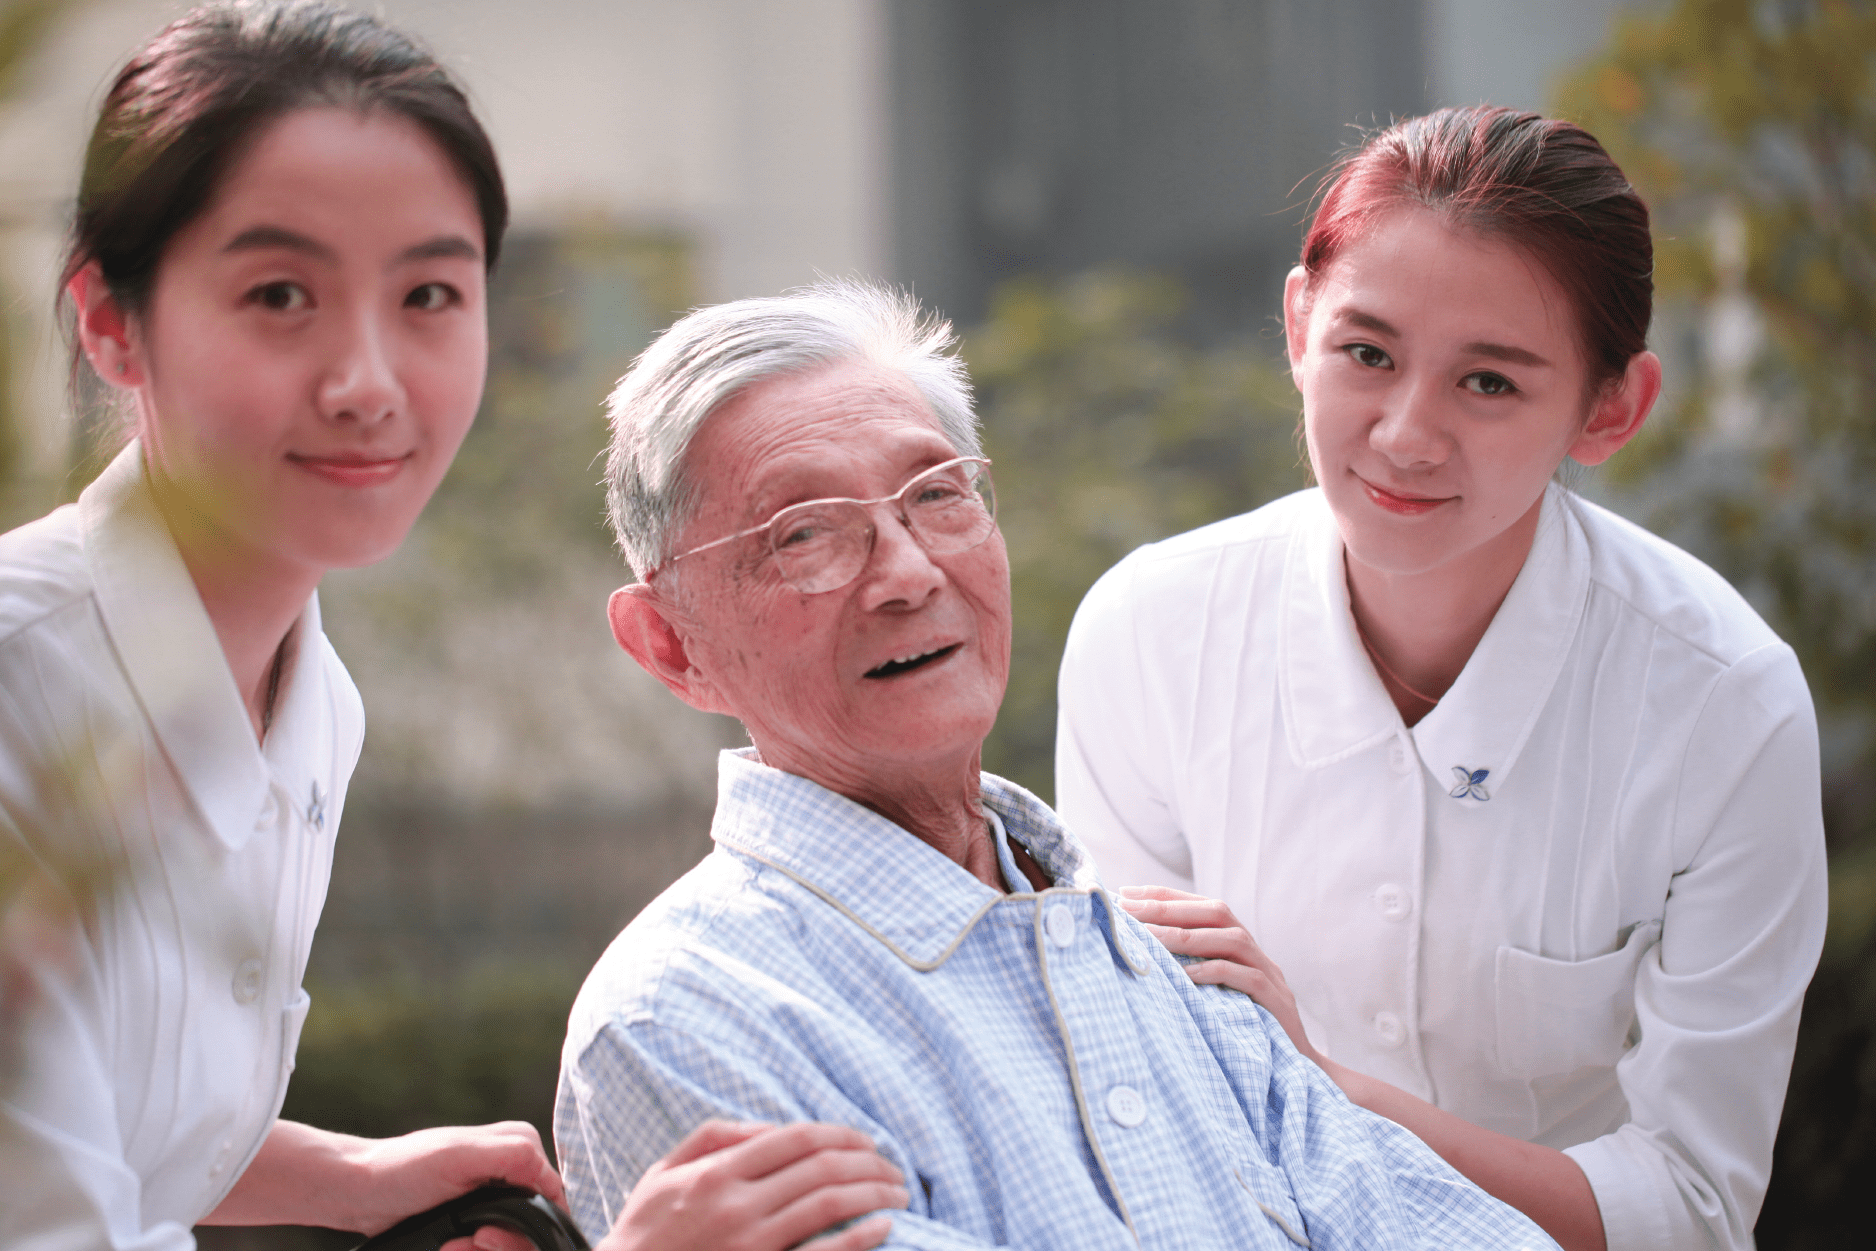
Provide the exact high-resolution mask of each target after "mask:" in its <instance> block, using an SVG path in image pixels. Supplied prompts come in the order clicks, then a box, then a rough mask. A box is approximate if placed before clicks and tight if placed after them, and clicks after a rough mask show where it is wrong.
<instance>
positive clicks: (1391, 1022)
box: [1374, 1012, 1407, 1047]
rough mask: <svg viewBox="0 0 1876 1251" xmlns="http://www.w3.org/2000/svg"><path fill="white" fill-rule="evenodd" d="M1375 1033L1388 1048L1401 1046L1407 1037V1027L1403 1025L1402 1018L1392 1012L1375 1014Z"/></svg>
mask: <svg viewBox="0 0 1876 1251" xmlns="http://www.w3.org/2000/svg"><path fill="white" fill-rule="evenodd" d="M1374 1032H1375V1036H1376V1037H1377V1038H1379V1039H1380V1040H1381V1042H1382V1045H1384V1046H1388V1047H1398V1046H1400V1045H1401V1040H1402V1039H1404V1038H1406V1037H1407V1027H1406V1026H1404V1025H1402V1024H1401V1023H1400V1018H1399V1017H1397V1016H1395V1015H1394V1014H1393V1013H1392V1012H1377V1013H1375V1014H1374Z"/></svg>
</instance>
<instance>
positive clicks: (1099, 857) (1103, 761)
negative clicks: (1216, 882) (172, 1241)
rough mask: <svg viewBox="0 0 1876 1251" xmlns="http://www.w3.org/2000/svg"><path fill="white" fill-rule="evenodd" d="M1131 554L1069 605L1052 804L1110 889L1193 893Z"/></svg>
mask: <svg viewBox="0 0 1876 1251" xmlns="http://www.w3.org/2000/svg"><path fill="white" fill-rule="evenodd" d="M1137 563H1138V562H1137V560H1136V559H1135V558H1134V557H1129V558H1128V559H1126V560H1123V561H1122V562H1121V563H1120V564H1118V565H1116V566H1114V567H1113V568H1112V569H1110V570H1108V571H1107V572H1106V573H1105V574H1103V575H1102V576H1101V579H1100V580H1099V581H1098V582H1096V583H1095V584H1094V586H1093V587H1092V588H1090V589H1089V591H1088V594H1087V597H1086V598H1085V599H1083V600H1082V601H1081V607H1080V608H1078V609H1076V610H1075V620H1074V623H1073V624H1072V625H1071V626H1070V627H1069V630H1068V644H1067V647H1066V648H1065V649H1064V650H1063V653H1062V672H1061V677H1060V680H1059V681H1058V683H1057V685H1056V702H1057V709H1058V711H1057V722H1056V730H1055V802H1056V810H1057V811H1058V812H1060V813H1061V816H1062V821H1063V823H1064V824H1066V825H1067V826H1068V828H1069V830H1070V831H1071V832H1072V833H1073V834H1074V835H1075V837H1076V838H1077V839H1079V840H1080V841H1081V843H1082V844H1083V845H1084V846H1085V847H1086V848H1087V849H1088V851H1089V853H1090V854H1091V855H1092V856H1093V857H1094V863H1095V867H1096V868H1097V869H1098V870H1099V872H1100V876H1101V881H1102V882H1103V883H1104V884H1105V885H1107V886H1108V887H1109V888H1119V887H1122V886H1171V887H1174V888H1176V889H1178V890H1191V889H1192V854H1191V851H1190V849H1189V848H1188V846H1187V845H1186V839H1185V832H1184V830H1183V829H1182V828H1181V827H1180V822H1179V816H1178V813H1177V811H1176V809H1175V807H1174V804H1173V799H1172V792H1173V777H1172V758H1173V746H1172V743H1171V741H1170V732H1169V727H1167V726H1166V725H1165V724H1164V718H1163V717H1162V716H1159V715H1158V709H1159V708H1160V707H1162V706H1163V705H1164V703H1165V697H1166V692H1164V691H1161V690H1152V691H1150V690H1149V682H1150V681H1151V680H1152V678H1153V677H1157V676H1158V675H1151V677H1150V676H1149V675H1148V674H1147V673H1146V672H1145V671H1144V664H1143V653H1142V648H1141V640H1140V637H1139V634H1140V631H1139V626H1138V614H1137V611H1136V607H1137V605H1136V602H1135V593H1134V578H1133V574H1134V571H1135V569H1136V567H1137Z"/></svg>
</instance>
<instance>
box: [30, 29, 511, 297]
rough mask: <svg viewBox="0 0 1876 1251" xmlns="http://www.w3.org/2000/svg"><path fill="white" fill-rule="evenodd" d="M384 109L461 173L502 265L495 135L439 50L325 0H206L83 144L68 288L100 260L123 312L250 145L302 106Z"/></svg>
mask: <svg viewBox="0 0 1876 1251" xmlns="http://www.w3.org/2000/svg"><path fill="white" fill-rule="evenodd" d="M316 107H337V108H349V109H355V110H358V111H360V112H369V111H372V110H383V111H384V112H387V113H391V114H395V115H397V116H401V117H405V118H408V119H409V120H411V121H413V122H415V123H416V124H417V125H419V126H421V127H422V128H423V129H424V131H425V132H426V133H427V134H429V136H430V137H431V138H432V139H433V140H434V141H435V142H436V144H437V146H438V147H440V148H441V149H442V150H443V152H444V153H445V154H446V155H447V156H448V157H449V158H450V160H451V162H452V163H453V164H454V165H455V166H456V168H457V170H458V171H459V172H460V173H461V175H462V177H463V180H464V181H465V182H466V183H467V184H468V186H469V188H470V190H471V192H472V193H473V194H474V196H475V201H476V208H477V211H478V213H479V214H480V216H481V218H482V235H483V256H484V259H485V261H486V263H487V264H488V265H489V266H491V267H493V266H494V264H495V258H496V255H497V254H498V252H499V251H500V249H501V239H502V232H503V230H505V229H506V227H507V225H508V196H507V192H506V191H505V189H504V188H503V185H502V174H501V168H500V166H499V165H498V164H497V162H496V160H495V149H494V148H493V147H492V146H491V145H490V143H489V138H488V135H487V134H486V133H485V132H484V131H483V129H482V125H481V123H480V122H478V121H477V120H476V118H475V114H474V113H472V112H471V111H470V108H469V102H468V99H467V98H466V97H465V96H464V94H463V92H462V89H461V88H459V87H458V86H457V85H456V83H455V82H454V81H453V80H452V79H451V78H450V76H449V74H448V73H447V72H446V71H445V70H444V69H443V67H442V66H441V65H439V64H438V63H437V61H436V59H435V58H434V57H432V56H431V55H430V54H429V53H428V52H426V51H424V50H423V49H422V48H420V47H418V46H417V45H416V44H415V43H413V42H412V41H411V40H410V39H408V38H407V37H405V36H404V35H402V34H399V33H398V32H397V31H394V30H392V29H390V28H389V27H387V26H385V25H383V24H382V23H380V22H378V21H377V20H375V19H373V18H371V17H367V16H366V15H364V14H362V13H355V12H353V11H351V10H349V9H345V8H342V7H340V6H338V5H335V4H329V3H325V2H324V0H271V2H263V3H224V4H210V5H205V6H203V7H201V8H198V9H195V10H192V11H191V12H189V13H188V14H186V15H184V16H183V17H181V18H179V19H177V20H176V21H175V22H172V23H171V24H170V25H169V26H167V27H165V28H164V29H163V30H162V31H160V32H158V34H157V35H156V36H155V37H154V38H152V39H151V40H150V41H149V43H147V44H145V45H144V46H143V47H142V48H141V49H139V50H138V51H137V52H136V53H135V54H134V55H133V56H132V57H131V59H130V62H129V64H127V65H125V66H124V68H123V69H122V70H121V71H119V73H118V75H117V78H116V79H115V80H114V81H113V82H112V84H111V89H110V92H109V93H108V94H107V95H106V96H105V98H104V104H103V107H102V108H101V109H100V110H99V113H98V124H97V126H96V127H95V128H94V129H93V130H92V133H91V142H90V144H89V145H88V146H87V147H86V149H85V168H84V174H83V175H82V177H81V178H80V180H79V186H78V203H77V208H76V211H75V212H74V214H73V220H72V232H71V237H70V240H69V242H68V244H67V247H66V255H65V268H64V271H63V273H62V275H61V278H60V283H59V285H60V289H61V290H63V288H64V286H65V284H66V283H67V282H69V281H70V280H71V278H72V276H73V275H74V274H76V273H77V272H78V271H79V270H80V269H82V268H84V267H85V266H86V265H88V264H90V263H91V262H92V261H96V262H97V263H98V265H99V267H100V268H101V269H102V270H103V274H104V281H105V283H106V285H107V286H108V287H109V288H110V290H111V294H112V295H113V296H115V297H116V299H117V301H118V303H119V304H121V305H122V306H123V307H124V308H125V309H126V310H127V311H130V312H133V313H134V312H140V311H142V309H143V308H144V306H145V304H146V303H147V301H148V299H149V295H150V287H151V284H152V283H153V282H154V281H155V278H156V270H157V266H158V264H159V263H160V262H161V260H162V256H163V250H164V248H165V247H167V246H168V244H169V241H170V240H171V239H172V238H174V237H175V235H176V232H177V231H179V230H181V229H182V228H183V227H185V226H187V225H188V224H189V223H190V222H191V221H193V220H194V219H195V217H196V215H197V214H199V213H201V212H202V211H203V209H204V208H206V207H207V205H208V202H209V200H210V198H211V197H212V196H213V195H214V192H215V189H216V187H217V186H218V185H219V183H220V181H221V179H222V177H223V175H224V174H225V173H226V172H227V170H228V168H229V166H230V165H231V164H232V163H233V162H234V161H235V160H236V159H237V158H238V157H239V155H240V154H241V152H242V151H243V149H244V146H245V145H246V144H247V143H248V142H249V141H251V140H252V139H253V138H254V136H255V135H257V134H258V133H259V131H260V129H261V128H262V127H264V126H265V125H266V124H268V123H269V122H271V121H274V120H276V119H277V118H280V117H282V116H284V115H285V114H288V113H292V112H294V111H296V110H299V109H303V108H316Z"/></svg>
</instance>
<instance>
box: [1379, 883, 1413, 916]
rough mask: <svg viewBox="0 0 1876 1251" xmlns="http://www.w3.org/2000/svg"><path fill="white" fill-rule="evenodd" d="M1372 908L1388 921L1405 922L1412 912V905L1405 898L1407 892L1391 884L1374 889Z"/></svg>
mask: <svg viewBox="0 0 1876 1251" xmlns="http://www.w3.org/2000/svg"><path fill="white" fill-rule="evenodd" d="M1374 906H1375V907H1377V908H1379V909H1380V910H1381V915H1382V916H1384V917H1386V918H1387V919H1388V920H1390V921H1400V920H1405V919H1406V916H1407V914H1408V913H1410V912H1412V911H1413V903H1412V901H1411V900H1410V899H1409V898H1408V897H1407V892H1406V891H1404V890H1402V889H1401V888H1400V887H1398V886H1396V885H1395V884H1394V883H1392V882H1387V883H1384V884H1383V885H1381V886H1378V887H1376V888H1375V892H1374Z"/></svg>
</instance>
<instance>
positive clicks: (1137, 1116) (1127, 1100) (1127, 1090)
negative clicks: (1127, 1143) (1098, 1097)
mask: <svg viewBox="0 0 1876 1251" xmlns="http://www.w3.org/2000/svg"><path fill="white" fill-rule="evenodd" d="M1107 1114H1108V1115H1109V1116H1111V1117H1113V1118H1114V1123H1115V1124H1116V1125H1121V1126H1124V1127H1126V1128H1127V1129H1132V1128H1133V1127H1134V1126H1136V1125H1138V1124H1139V1123H1140V1122H1141V1121H1144V1120H1145V1119H1146V1100H1145V1099H1144V1098H1143V1097H1142V1096H1141V1094H1140V1092H1139V1091H1137V1090H1135V1089H1134V1088H1133V1087H1131V1086H1116V1087H1114V1088H1113V1089H1112V1090H1110V1091H1108V1092H1107Z"/></svg>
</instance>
